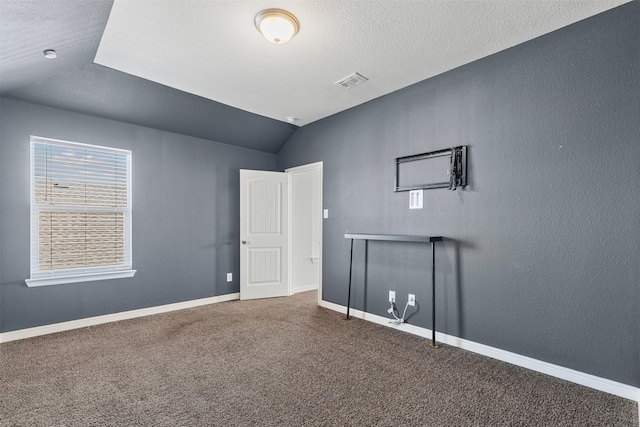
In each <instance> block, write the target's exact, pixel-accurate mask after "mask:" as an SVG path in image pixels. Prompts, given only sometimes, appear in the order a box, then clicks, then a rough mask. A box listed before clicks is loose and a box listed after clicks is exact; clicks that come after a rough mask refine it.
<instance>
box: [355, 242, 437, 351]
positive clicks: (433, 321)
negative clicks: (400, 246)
mask: <svg viewBox="0 0 640 427" xmlns="http://www.w3.org/2000/svg"><path fill="white" fill-rule="evenodd" d="M344 238H345V239H351V258H350V260H349V291H348V294H347V319H349V309H350V307H351V276H352V271H353V241H354V240H364V241H365V244H366V242H368V241H369V240H380V241H390V242H411V243H431V315H432V317H431V325H432V331H431V344H430V347H433V348H437V347H438V346H437V345H436V246H435V242H441V241H443V240H444V238H443V237H442V236H406V235H400V234H354V233H347V234H345V235H344ZM365 262H366V261H365ZM364 268H365V269H366V268H367V266H366V265H365V266H364Z"/></svg>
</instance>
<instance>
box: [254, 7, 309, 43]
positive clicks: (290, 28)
mask: <svg viewBox="0 0 640 427" xmlns="http://www.w3.org/2000/svg"><path fill="white" fill-rule="evenodd" d="M255 22H256V28H257V29H258V31H260V33H262V35H263V36H264V38H265V39H267V40H269V41H270V42H271V43H273V44H284V43H286V42H288V41H289V40H291V38H292V37H293V36H295V35H296V33H297V32H298V30H299V29H300V23H299V22H298V20H297V19H296V17H295V16H293V15H292V14H291V13H289V12H287V11H286V10H282V9H266V10H263V11H262V12H260V13H258V14H257V15H256V19H255Z"/></svg>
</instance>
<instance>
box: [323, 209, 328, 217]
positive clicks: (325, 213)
mask: <svg viewBox="0 0 640 427" xmlns="http://www.w3.org/2000/svg"><path fill="white" fill-rule="evenodd" d="M322 217H323V218H324V219H327V218H329V209H324V210H323V211H322Z"/></svg>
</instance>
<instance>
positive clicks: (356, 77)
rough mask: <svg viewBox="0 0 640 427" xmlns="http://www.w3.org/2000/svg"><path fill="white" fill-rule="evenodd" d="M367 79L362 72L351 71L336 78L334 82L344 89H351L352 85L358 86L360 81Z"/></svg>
mask: <svg viewBox="0 0 640 427" xmlns="http://www.w3.org/2000/svg"><path fill="white" fill-rule="evenodd" d="M367 80H369V79H368V78H366V77H365V76H363V75H362V74H358V73H353V74H350V75H348V76H347V77H345V78H344V79H340V80H338V81H337V82H335V83H334V84H336V85H340V86H342V87H343V88H345V89H351V88H352V87H354V86H358V85H359V84H360V83H364V82H366V81H367Z"/></svg>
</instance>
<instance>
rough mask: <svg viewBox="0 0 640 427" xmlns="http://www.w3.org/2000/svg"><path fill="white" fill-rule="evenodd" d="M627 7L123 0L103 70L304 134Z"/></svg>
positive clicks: (104, 45) (618, 0)
mask: <svg viewBox="0 0 640 427" xmlns="http://www.w3.org/2000/svg"><path fill="white" fill-rule="evenodd" d="M627 1H628V0H588V1H584V0H583V1H575V0H556V1H554V0H537V1H516V0H506V1H505V0H503V1H494V0H492V1H490V0H471V1H453V0H450V1H444V0H440V1H433V0H422V1H410V0H404V1H402V0H398V1H391V0H321V1H306V0H305V1H301V0H296V1H275V0H274V1H255V0H254V1H248V0H247V1H244V0H243V1H238V0H227V1H223V0H215V1H204V0H201V1H189V0H185V1H178V0H164V1H163V0H156V1H149V0H136V1H129V0H115V2H114V5H113V8H112V10H111V15H110V17H109V21H108V23H107V26H106V29H105V31H104V34H103V36H102V40H101V43H100V46H99V48H98V52H97V54H96V58H95V62H96V63H98V64H101V65H104V66H107V67H111V68H114V69H117V70H120V71H123V72H125V73H129V74H133V75H136V76H138V77H142V78H145V79H148V80H152V81H155V82H158V83H161V84H164V85H167V86H170V87H173V88H176V89H179V90H182V91H185V92H189V93H192V94H196V95H199V96H202V97H205V98H209V99H212V100H215V101H218V102H221V103H224V104H227V105H230V106H233V107H237V108H240V109H243V110H246V111H249V112H252V113H256V114H259V115H262V116H266V117H270V118H273V119H276V120H281V121H285V120H286V118H287V117H288V116H293V117H296V118H297V119H298V120H297V121H296V122H295V124H297V125H305V124H307V123H311V122H313V121H316V120H319V119H321V118H323V117H326V116H329V115H331V114H335V113H337V112H339V111H342V110H345V109H348V108H351V107H353V106H356V105H359V104H362V103H364V102H367V101H369V100H371V99H374V98H377V97H379V96H382V95H385V94H387V93H390V92H393V91H395V90H398V89H401V88H403V87H406V86H408V85H411V84H413V83H416V82H418V81H421V80H424V79H426V78H429V77H432V76H435V75H437V74H440V73H443V72H445V71H447V70H450V69H453V68H456V67H459V66H461V65H464V64H466V63H469V62H472V61H474V60H477V59H480V58H482V57H485V56H488V55H491V54H493V53H496V52H499V51H501V50H504V49H507V48H509V47H512V46H514V45H517V44H520V43H522V42H525V41H527V40H531V39H533V38H535V37H538V36H540V35H542V34H545V33H548V32H551V31H553V30H556V29H558V28H561V27H563V26H566V25H568V24H571V23H573V22H576V21H579V20H582V19H584V18H587V17H589V16H591V15H595V14H597V13H600V12H603V11H605V10H608V9H610V8H613V7H615V6H618V5H620V4H623V3H626V2H627ZM271 7H279V8H283V9H286V10H288V11H290V12H292V13H293V14H294V15H296V17H297V18H298V20H299V21H300V32H299V33H298V34H297V35H296V36H295V37H294V38H293V39H292V40H291V41H290V42H289V43H287V44H285V45H274V44H271V43H269V42H267V41H266V40H264V39H263V38H262V36H261V35H260V33H258V31H257V30H256V29H255V26H254V22H253V19H254V16H255V15H256V14H257V13H258V12H259V11H261V10H263V9H266V8H271ZM353 72H358V73H360V74H362V75H364V76H365V77H367V78H369V81H368V82H366V83H363V84H361V85H359V86H357V87H354V88H351V89H349V90H345V89H343V88H341V87H340V86H338V85H334V82H336V81H337V80H339V79H341V78H343V77H346V76H347V75H349V74H351V73H353Z"/></svg>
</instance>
